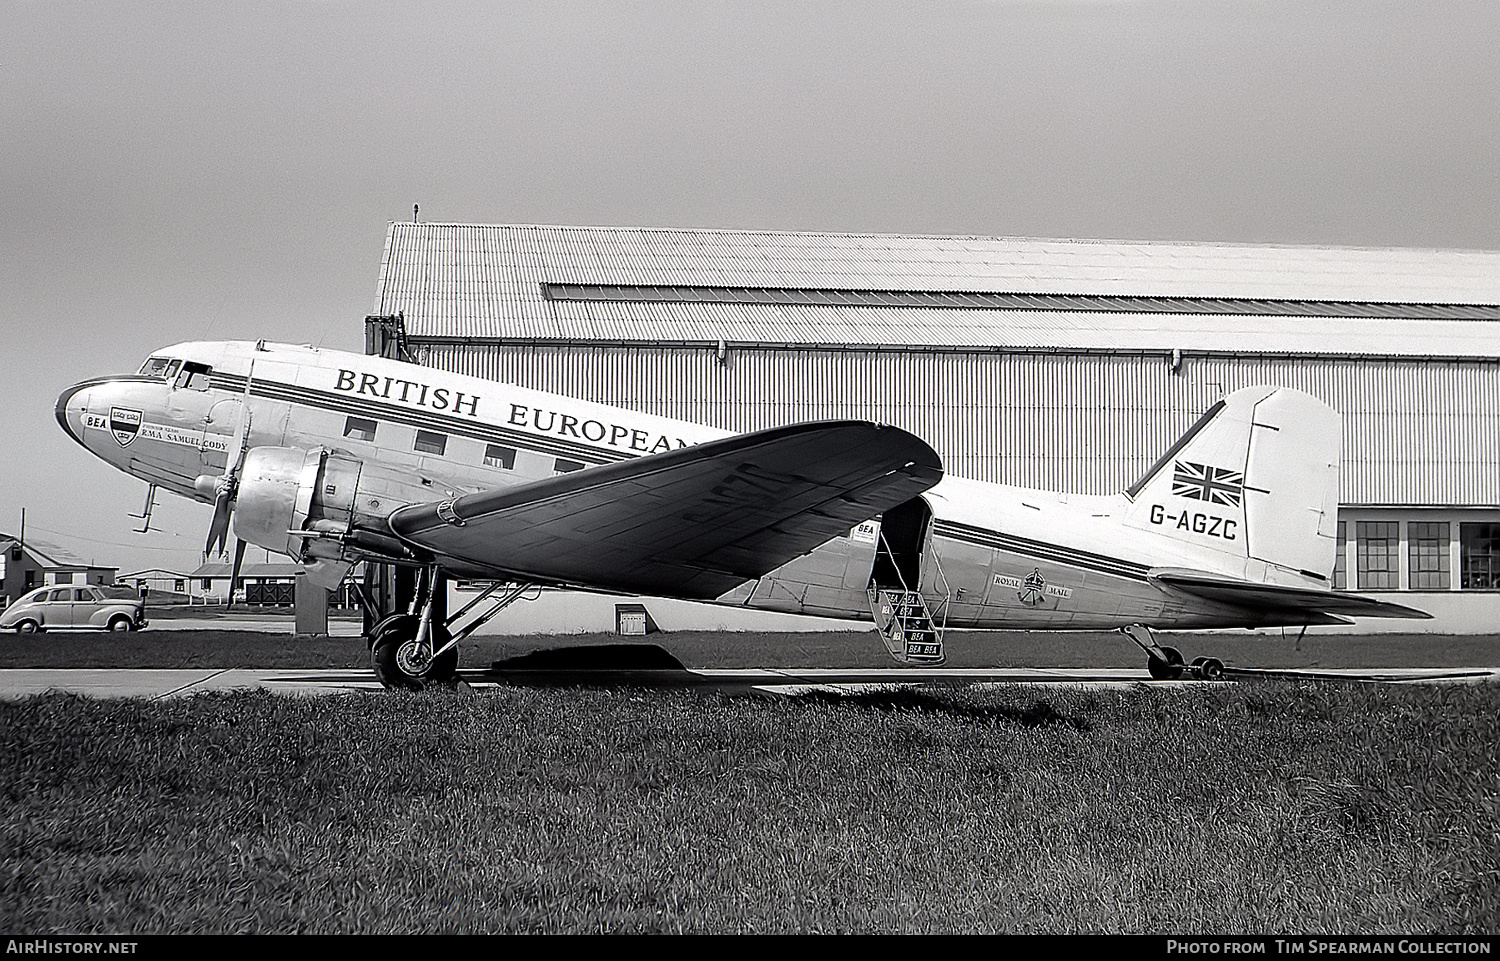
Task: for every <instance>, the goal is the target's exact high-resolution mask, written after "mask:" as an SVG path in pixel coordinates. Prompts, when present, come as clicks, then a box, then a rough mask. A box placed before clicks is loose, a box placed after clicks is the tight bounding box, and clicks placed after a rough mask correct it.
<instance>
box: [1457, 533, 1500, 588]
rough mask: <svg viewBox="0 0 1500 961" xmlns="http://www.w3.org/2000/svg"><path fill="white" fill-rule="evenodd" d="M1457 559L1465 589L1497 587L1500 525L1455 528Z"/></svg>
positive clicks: (1499, 578) (1498, 586)
mask: <svg viewBox="0 0 1500 961" xmlns="http://www.w3.org/2000/svg"><path fill="white" fill-rule="evenodd" d="M1458 556H1459V565H1460V566H1459V571H1460V573H1459V576H1460V578H1461V580H1460V586H1461V587H1463V589H1464V590H1466V591H1488V590H1495V589H1496V588H1500V524H1460V525H1458Z"/></svg>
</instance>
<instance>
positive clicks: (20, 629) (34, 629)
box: [16, 621, 42, 634]
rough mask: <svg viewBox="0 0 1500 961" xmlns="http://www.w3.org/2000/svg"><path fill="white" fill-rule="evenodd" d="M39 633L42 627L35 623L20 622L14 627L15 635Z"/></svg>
mask: <svg viewBox="0 0 1500 961" xmlns="http://www.w3.org/2000/svg"><path fill="white" fill-rule="evenodd" d="M41 632H42V625H40V624H38V623H37V622H36V621H22V622H21V623H19V624H17V625H16V633H17V634H40V633H41Z"/></svg>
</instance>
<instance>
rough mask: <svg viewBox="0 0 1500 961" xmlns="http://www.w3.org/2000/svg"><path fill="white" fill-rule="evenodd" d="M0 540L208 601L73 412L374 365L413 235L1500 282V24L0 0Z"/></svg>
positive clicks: (1317, 10) (1129, 5) (1188, 2)
mask: <svg viewBox="0 0 1500 961" xmlns="http://www.w3.org/2000/svg"><path fill="white" fill-rule="evenodd" d="M0 26H3V29H0V93H3V95H0V191H3V205H0V310H3V311H4V317H5V321H4V341H3V349H4V360H3V362H0V372H3V374H4V376H3V377H0V531H4V532H10V533H14V532H15V531H16V528H17V527H18V526H19V520H20V511H21V508H22V507H25V508H26V511H27V514H26V520H27V531H28V533H29V534H31V535H32V536H35V537H38V538H45V539H48V540H52V541H54V542H55V543H59V544H61V545H63V546H66V547H68V548H70V549H72V550H74V551H75V552H77V553H79V554H81V555H83V556H84V557H86V558H93V559H96V560H97V561H98V562H99V563H102V564H107V565H110V566H119V567H121V568H122V569H124V570H127V571H128V570H132V569H138V568H145V567H168V568H177V569H191V568H192V567H195V566H196V565H197V564H198V562H199V561H200V560H201V549H202V543H203V538H204V532H205V530H206V528H207V524H208V514H209V509H208V508H207V507H203V506H197V505H190V504H188V503H186V502H182V501H175V503H170V504H164V505H163V506H162V507H160V508H159V509H158V514H157V523H158V524H160V525H162V526H163V527H165V528H167V530H164V531H162V532H159V533H151V534H147V535H138V534H134V533H132V532H131V530H130V529H131V527H132V526H134V525H136V524H138V523H139V522H138V521H135V520H134V519H132V518H130V517H128V516H127V514H128V512H129V511H134V510H138V509H139V507H140V503H141V501H142V499H143V497H144V494H145V484H144V483H143V482H141V481H137V480H134V479H132V478H129V477H126V476H125V475H124V474H121V473H118V472H117V471H114V470H113V469H112V468H109V467H107V466H106V465H104V464H103V463H102V462H100V461H98V460H96V459H94V458H93V457H92V456H91V455H89V454H88V453H86V452H85V451H84V450H83V449H82V448H80V447H77V446H76V445H75V444H73V442H72V441H71V440H69V439H68V438H67V437H66V436H65V435H64V434H63V433H62V431H61V430H59V428H58V426H57V423H56V421H55V419H54V417H53V412H52V409H53V405H54V403H55V400H56V398H57V395H58V393H59V392H60V391H61V390H62V389H63V388H64V387H66V386H67V385H69V384H71V383H74V382H76V381H79V380H82V379H84V378H85V377H89V376H93V375H97V374H103V373H110V372H123V371H130V370H134V369H135V368H137V367H138V366H139V364H140V362H141V360H142V359H143V358H144V357H145V356H146V355H147V354H149V353H150V352H151V350H152V349H153V348H154V347H158V346H161V345H163V344H168V343H173V342H177V341H181V340H188V339H199V338H213V339H220V338H225V339H227V338H244V339H257V338H262V337H264V338H269V339H276V340H290V341H295V342H307V341H312V342H314V343H318V344H321V345H324V346H329V347H337V348H343V349H349V350H360V349H362V330H363V317H364V315H365V314H366V313H367V312H368V311H369V309H370V307H371V303H372V300H373V297H374V293H375V283H376V279H377V272H378V270H379V265H380V256H381V251H382V246H383V242H384V238H385V232H386V225H387V223H388V222H389V221H391V220H405V219H409V218H410V217H411V212H412V204H414V203H416V204H420V205H421V216H422V219H423V220H425V221H450V222H468V223H545V224H609V225H641V226H681V227H693V226H704V227H746V228H770V229H791V230H835V231H845V230H851V231H853V230H857V231H878V232H890V233H924V234H981V235H993V236H999V235H1012V236H1030V237H1080V238H1082V237H1087V238H1105V239H1123V240H1193V241H1240V242H1256V243H1283V244H1337V245H1356V246H1419V247H1469V248H1484V249H1500V166H1497V158H1500V62H1497V57H1500V4H1497V3H1495V2H1494V0H1475V2H1442V0H1439V2H1431V0H1429V2H1423V3H1411V2H1409V0H1406V2H1386V0H1355V2H1309V0H1238V2H1229V0H913V2H872V0H860V2H849V3H837V2H815V0H799V2H792V0H787V2H772V0H766V2H754V0H740V2H733V3H719V2H711V0H685V2H669V0H639V2H622V0H600V2H595V3H566V2H538V0H530V2H524V3H503V2H497V0H486V2H480V3H451V4H441V3H404V2H338V0H323V2H279V3H271V2H267V3H254V2H238V3H233V4H221V3H203V2H192V3H135V2H127V0H112V2H92V3H72V2H66V0H35V2H17V0H0Z"/></svg>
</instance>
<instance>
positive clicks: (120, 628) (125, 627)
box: [109, 617, 130, 634]
mask: <svg viewBox="0 0 1500 961" xmlns="http://www.w3.org/2000/svg"><path fill="white" fill-rule="evenodd" d="M109 629H110V630H111V631H114V632H115V633H116V634H125V633H128V632H129V631H130V618H128V617H117V618H115V619H114V620H112V621H110V622H109Z"/></svg>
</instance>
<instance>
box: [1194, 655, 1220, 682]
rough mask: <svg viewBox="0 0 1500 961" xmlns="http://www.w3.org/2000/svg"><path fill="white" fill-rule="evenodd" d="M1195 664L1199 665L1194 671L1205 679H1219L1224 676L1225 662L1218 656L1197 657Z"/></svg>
mask: <svg viewBox="0 0 1500 961" xmlns="http://www.w3.org/2000/svg"><path fill="white" fill-rule="evenodd" d="M1193 664H1194V665H1195V666H1196V667H1197V671H1195V672H1194V673H1196V674H1197V675H1198V676H1199V677H1201V678H1203V679H1204V680H1205V681H1217V680H1218V679H1219V678H1221V677H1223V676H1224V662H1223V661H1221V660H1219V659H1218V658H1217V657H1197V658H1194V659H1193Z"/></svg>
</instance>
